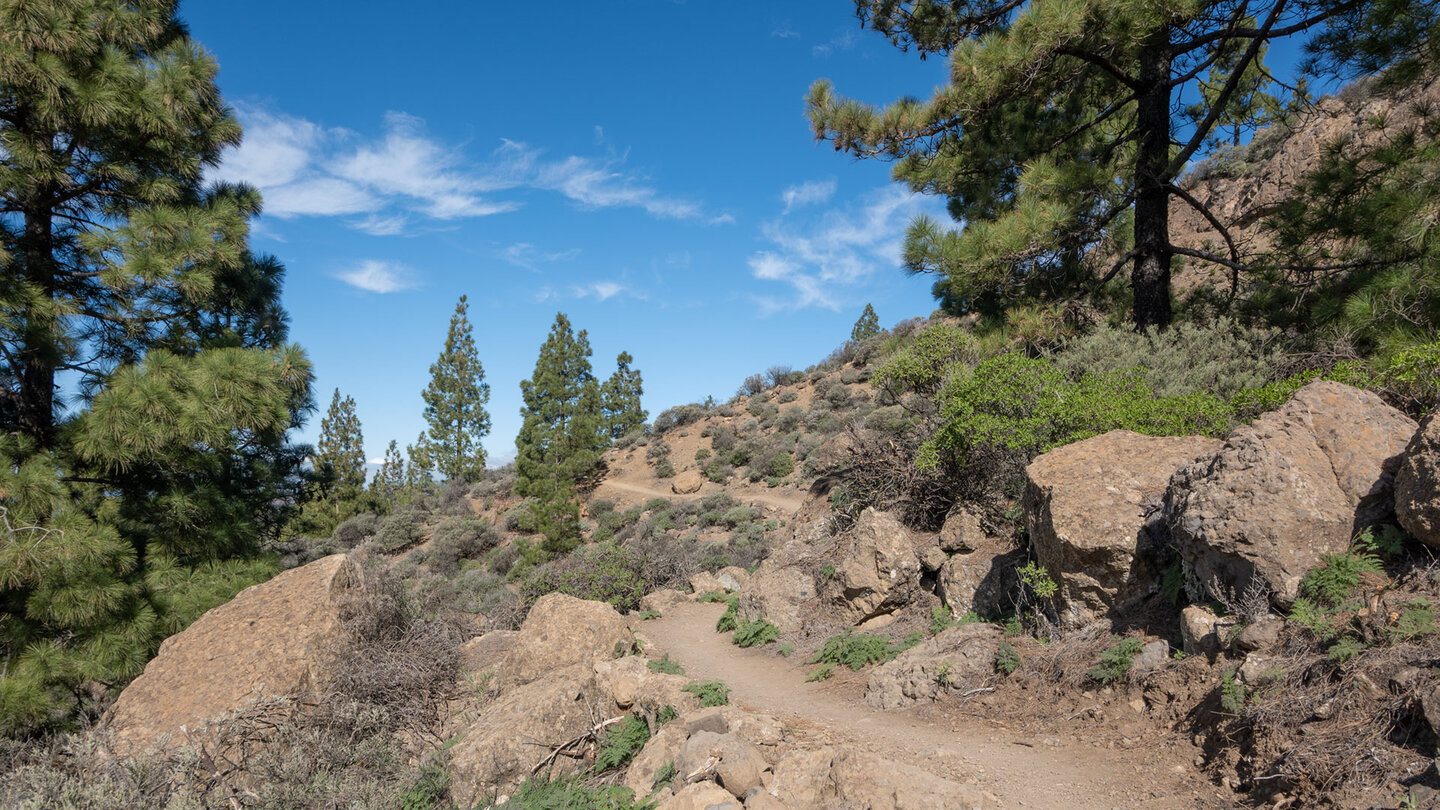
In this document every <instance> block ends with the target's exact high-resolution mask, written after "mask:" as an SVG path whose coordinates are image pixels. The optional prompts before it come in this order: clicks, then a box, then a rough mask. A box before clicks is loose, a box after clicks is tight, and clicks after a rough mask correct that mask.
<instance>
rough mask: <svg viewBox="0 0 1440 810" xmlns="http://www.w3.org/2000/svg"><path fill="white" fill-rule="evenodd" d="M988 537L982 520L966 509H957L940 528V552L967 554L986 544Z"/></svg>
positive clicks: (953, 510) (947, 516) (952, 511)
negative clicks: (981, 522)
mask: <svg viewBox="0 0 1440 810" xmlns="http://www.w3.org/2000/svg"><path fill="white" fill-rule="evenodd" d="M987 539H988V536H987V535H986V534H985V529H984V528H983V527H982V526H981V525H980V518H979V517H977V516H976V515H975V514H974V513H973V512H971V511H970V510H968V509H965V508H964V507H958V506H957V507H956V508H954V509H952V510H950V514H948V515H946V516H945V524H944V525H943V526H941V527H940V537H939V543H940V550H941V551H944V552H945V553H946V554H966V553H969V552H971V551H975V550H976V549H978V548H980V547H981V545H983V544H984V543H985V541H986V540H987Z"/></svg>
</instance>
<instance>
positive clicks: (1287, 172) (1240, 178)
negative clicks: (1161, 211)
mask: <svg viewBox="0 0 1440 810" xmlns="http://www.w3.org/2000/svg"><path fill="white" fill-rule="evenodd" d="M1437 105H1440V77H1437V78H1431V79H1430V80H1428V81H1424V82H1420V83H1417V84H1412V85H1408V86H1406V87H1402V88H1381V87H1379V86H1378V82H1376V81H1374V80H1372V79H1361V80H1359V81H1356V82H1355V83H1353V84H1351V85H1349V86H1347V87H1346V88H1344V89H1343V90H1341V91H1340V92H1338V93H1336V94H1334V95H1331V96H1326V97H1324V98H1321V99H1318V100H1317V101H1316V102H1315V103H1314V104H1313V105H1311V106H1309V107H1307V108H1306V109H1304V110H1302V111H1301V112H1300V113H1298V114H1297V115H1295V116H1294V117H1293V118H1292V119H1291V120H1289V121H1286V122H1283V123H1280V124H1277V125H1275V126H1273V127H1270V128H1268V129H1265V130H1262V131H1260V132H1258V133H1256V135H1255V137H1254V138H1253V139H1252V141H1251V142H1250V143H1249V144H1247V145H1246V146H1243V147H1239V148H1235V149H1229V150H1225V151H1223V152H1221V153H1220V154H1217V155H1215V156H1212V157H1210V158H1208V159H1206V160H1205V161H1202V162H1200V163H1198V164H1196V165H1195V166H1194V168H1193V169H1192V170H1191V171H1190V172H1189V173H1187V175H1186V176H1185V177H1184V178H1182V180H1181V186H1182V187H1183V188H1184V189H1185V190H1186V191H1188V192H1189V193H1190V194H1191V195H1192V196H1193V197H1194V198H1195V199H1196V200H1197V201H1198V202H1200V203H1201V204H1203V205H1204V206H1205V207H1207V208H1208V209H1209V210H1210V212H1211V213H1212V214H1213V215H1214V217H1215V218H1216V219H1218V220H1219V221H1220V222H1221V224H1223V225H1224V226H1225V228H1226V229H1227V230H1228V231H1229V232H1230V235H1231V237H1232V239H1233V240H1234V242H1235V245H1236V248H1237V249H1238V251H1239V253H1240V256H1241V258H1242V260H1244V259H1249V258H1253V257H1255V256H1256V255H1258V254H1260V253H1263V252H1264V251H1266V250H1267V249H1268V248H1269V247H1270V243H1269V240H1268V235H1267V234H1266V233H1265V231H1264V229H1263V227H1262V222H1263V221H1264V219H1265V218H1266V217H1267V216H1268V215H1269V214H1271V213H1273V212H1274V211H1275V210H1276V207H1277V206H1279V205H1280V204H1281V203H1283V202H1284V201H1285V200H1286V199H1287V198H1288V197H1289V196H1290V195H1292V194H1293V193H1295V189H1296V188H1298V187H1299V185H1300V184H1301V183H1302V182H1303V181H1304V179H1305V176H1306V175H1307V174H1308V173H1309V172H1311V171H1313V170H1314V169H1316V168H1318V167H1319V165H1320V162H1321V159H1322V156H1323V155H1324V154H1325V152H1326V150H1328V149H1330V148H1332V147H1333V146H1335V145H1338V144H1344V146H1343V147H1342V148H1343V149H1344V150H1345V153H1346V154H1348V155H1358V154H1361V153H1363V152H1365V151H1368V150H1370V149H1371V148H1373V147H1375V146H1378V145H1380V144H1382V143H1384V142H1385V141H1386V140H1389V139H1392V138H1394V137H1396V135H1398V134H1399V133H1401V132H1405V131H1407V130H1411V129H1415V128H1417V127H1419V126H1421V125H1423V123H1424V121H1425V119H1426V118H1427V117H1432V116H1433V114H1434V113H1433V112H1432V110H1434V109H1440V106H1437ZM1170 238H1171V241H1172V242H1173V243H1174V244H1176V245H1178V246H1181V247H1188V248H1193V249H1198V250H1206V251H1210V252H1214V253H1218V254H1220V255H1227V254H1228V250H1229V248H1228V247H1227V246H1226V244H1225V241H1224V239H1223V238H1222V237H1221V235H1220V233H1219V232H1217V231H1216V229H1215V228H1214V227H1213V226H1212V225H1211V224H1210V223H1209V222H1208V221H1207V220H1206V218H1205V217H1204V216H1202V215H1201V213H1200V212H1198V211H1197V210H1195V208H1194V207H1193V206H1190V205H1187V204H1186V203H1185V202H1184V201H1183V200H1178V199H1176V200H1172V202H1171V208H1170ZM1229 275H1230V272H1229V270H1228V269H1227V268H1224V267H1219V266H1217V265H1214V264H1209V263H1205V262H1201V261H1197V260H1189V261H1187V263H1186V267H1185V270H1183V271H1182V272H1181V273H1179V274H1178V275H1177V286H1178V287H1179V288H1180V289H1185V288H1188V287H1192V286H1194V285H1195V284H1198V283H1203V282H1205V281H1215V282H1218V283H1222V284H1228V278H1229Z"/></svg>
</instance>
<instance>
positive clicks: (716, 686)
mask: <svg viewBox="0 0 1440 810" xmlns="http://www.w3.org/2000/svg"><path fill="white" fill-rule="evenodd" d="M681 689H682V690H683V691H686V692H689V693H690V694H692V695H694V696H695V697H697V698H699V699H700V706H701V707H702V708H704V707H709V706H725V705H728V704H729V703H730V687H728V686H726V685H725V682H724V681H691V682H690V683H687V684H685V685H684V686H682V687H681Z"/></svg>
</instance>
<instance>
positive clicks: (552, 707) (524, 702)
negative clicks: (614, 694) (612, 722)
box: [449, 664, 608, 807]
mask: <svg viewBox="0 0 1440 810" xmlns="http://www.w3.org/2000/svg"><path fill="white" fill-rule="evenodd" d="M598 697H599V696H598V694H597V692H596V689H595V682H594V678H593V677H592V676H591V674H590V671H589V667H587V666H585V665H580V664H577V665H574V666H570V667H567V668H564V669H560V670H557V671H552V672H549V673H547V677H545V678H544V679H543V680H539V681H535V682H534V683H529V684H525V685H524V686H520V687H518V688H515V689H513V690H510V691H509V692H506V693H504V694H502V695H501V696H500V697H499V698H498V699H496V700H495V701H494V702H492V703H489V704H487V705H486V706H485V708H484V709H483V710H482V711H481V712H480V714H479V716H478V717H476V718H475V721H474V722H473V723H471V724H470V726H469V727H468V728H467V729H466V730H465V732H464V733H463V735H462V736H461V739H460V742H458V743H456V744H455V745H454V746H453V747H452V748H451V749H450V766H449V767H450V793H451V796H452V797H453V798H454V799H455V800H456V803H457V804H459V806H461V807H471V806H474V805H476V804H480V803H483V802H484V801H485V800H486V799H488V798H489V797H490V796H492V795H493V794H496V793H510V792H512V791H513V790H514V789H515V788H516V787H518V786H519V784H520V783H521V782H523V781H524V780H525V779H526V778H527V777H528V776H529V775H530V772H531V769H532V768H533V767H534V766H535V765H536V764H537V763H538V762H540V760H541V759H543V758H545V756H546V755H548V754H549V753H550V752H551V751H552V750H554V748H556V747H558V746H560V745H561V744H562V743H565V742H567V741H569V740H572V739H574V738H575V737H577V736H579V735H580V734H582V733H584V732H585V730H586V729H588V728H590V727H591V724H592V723H593V722H594V719H593V717H592V715H591V711H592V705H593V703H594V702H595V701H596V700H598ZM606 719H608V718H606ZM582 766H583V762H582V761H580V760H577V759H572V758H570V757H564V756H560V757H556V758H555V765H554V770H553V773H554V774H556V775H560V776H563V775H566V774H571V773H576V772H578V771H579V770H580V768H581V767H582Z"/></svg>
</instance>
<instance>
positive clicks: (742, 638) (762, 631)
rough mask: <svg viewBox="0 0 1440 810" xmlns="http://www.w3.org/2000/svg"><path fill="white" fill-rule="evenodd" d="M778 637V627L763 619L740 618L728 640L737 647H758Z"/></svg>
mask: <svg viewBox="0 0 1440 810" xmlns="http://www.w3.org/2000/svg"><path fill="white" fill-rule="evenodd" d="M779 638H780V628H778V627H776V626H775V625H773V624H771V623H770V622H767V621H765V620H764V619H755V620H754V621H750V620H748V619H741V620H740V625H739V626H738V627H736V628H735V635H734V636H732V637H731V639H730V642H731V643H732V644H735V645H736V646H738V647H760V646H762V645H765V644H770V643H772V642H774V641H776V640H778V639H779Z"/></svg>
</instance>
